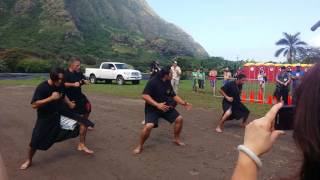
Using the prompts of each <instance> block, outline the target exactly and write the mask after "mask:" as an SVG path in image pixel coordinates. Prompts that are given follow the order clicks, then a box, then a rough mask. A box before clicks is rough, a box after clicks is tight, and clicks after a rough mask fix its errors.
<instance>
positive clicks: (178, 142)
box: [173, 139, 186, 146]
mask: <svg viewBox="0 0 320 180" xmlns="http://www.w3.org/2000/svg"><path fill="white" fill-rule="evenodd" d="M173 143H174V144H176V145H177V146H186V144H185V143H183V142H181V141H180V140H178V139H176V140H174V141H173Z"/></svg>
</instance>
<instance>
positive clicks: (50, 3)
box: [0, 0, 208, 61]
mask: <svg viewBox="0 0 320 180" xmlns="http://www.w3.org/2000/svg"><path fill="white" fill-rule="evenodd" d="M0 48H2V49H10V48H21V49H24V50H28V51H31V52H37V53H39V54H43V55H46V54H50V56H51V55H57V56H59V57H62V58H64V57H68V56H72V55H77V56H81V57H88V56H89V57H94V58H99V59H102V58H112V59H120V60H121V59H128V58H130V59H132V61H133V60H146V59H150V58H160V59H168V58H171V57H174V56H194V57H208V54H207V52H206V51H205V50H204V49H203V48H202V47H201V45H199V44H198V43H196V42H195V41H194V40H193V39H192V37H191V36H189V35H188V34H187V33H185V32H184V31H183V30H181V29H180V28H178V27H177V26H175V25H173V24H171V23H167V22H166V21H164V20H163V19H161V18H160V17H159V16H158V15H157V14H156V13H155V12H154V11H153V10H152V9H151V8H150V7H149V5H148V4H147V3H146V1H145V0H0Z"/></svg>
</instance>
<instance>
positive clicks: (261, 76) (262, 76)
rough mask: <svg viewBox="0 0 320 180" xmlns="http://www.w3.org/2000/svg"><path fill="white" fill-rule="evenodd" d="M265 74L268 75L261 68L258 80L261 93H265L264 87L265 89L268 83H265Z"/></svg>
mask: <svg viewBox="0 0 320 180" xmlns="http://www.w3.org/2000/svg"><path fill="white" fill-rule="evenodd" d="M265 74H266V73H265V72H264V70H263V68H260V71H259V74H258V77H257V79H258V81H259V91H260V92H261V93H263V92H264V87H265V83H266V81H265V76H266V75H265Z"/></svg>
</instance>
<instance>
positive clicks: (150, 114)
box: [133, 67, 192, 154]
mask: <svg viewBox="0 0 320 180" xmlns="http://www.w3.org/2000/svg"><path fill="white" fill-rule="evenodd" d="M171 79H172V72H171V71H170V68H169V67H167V68H164V69H162V70H161V71H160V72H159V73H158V74H157V75H156V76H155V77H154V78H152V79H151V80H150V81H149V82H148V83H147V85H146V87H145V89H144V91H143V95H142V98H143V99H144V100H145V101H146V104H145V124H144V127H143V129H142V132H141V136H140V142H139V145H138V146H137V147H136V148H135V149H134V151H133V153H134V154H139V153H141V152H142V150H143V144H144V142H145V141H146V140H147V139H148V137H149V135H150V133H151V130H152V129H153V128H157V127H158V121H159V119H160V118H164V119H165V120H167V121H168V122H170V123H173V122H174V123H175V125H174V143H175V144H176V145H178V146H184V145H185V144H184V143H183V142H181V140H180V133H181V130H182V126H183V118H182V116H181V115H180V114H179V113H178V111H177V110H176V109H175V107H176V105H177V104H180V105H182V106H184V107H185V108H186V109H187V110H190V109H191V108H192V105H191V104H189V103H188V102H186V101H184V100H182V99H181V98H180V97H179V96H177V95H176V94H175V92H174V91H173V87H172V85H171Z"/></svg>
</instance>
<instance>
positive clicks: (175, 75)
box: [171, 61, 181, 94]
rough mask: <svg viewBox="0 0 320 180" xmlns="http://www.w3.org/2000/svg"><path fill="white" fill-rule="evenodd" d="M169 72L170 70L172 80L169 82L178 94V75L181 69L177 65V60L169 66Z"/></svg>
mask: <svg viewBox="0 0 320 180" xmlns="http://www.w3.org/2000/svg"><path fill="white" fill-rule="evenodd" d="M171 72H172V80H171V84H172V87H173V90H174V92H175V93H176V94H178V89H179V83H180V76H181V69H180V67H179V66H178V63H177V61H174V62H173V64H172V66H171Z"/></svg>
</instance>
